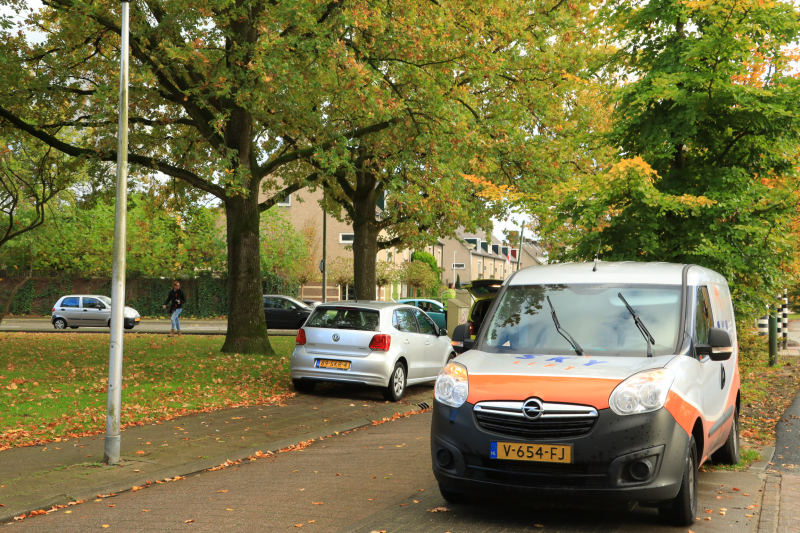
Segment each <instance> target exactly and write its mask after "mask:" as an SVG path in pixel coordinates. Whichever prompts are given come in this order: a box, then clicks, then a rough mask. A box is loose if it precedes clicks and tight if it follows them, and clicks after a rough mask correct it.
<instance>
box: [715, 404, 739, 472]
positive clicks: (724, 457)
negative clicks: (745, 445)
mask: <svg viewBox="0 0 800 533" xmlns="http://www.w3.org/2000/svg"><path fill="white" fill-rule="evenodd" d="M711 460H712V461H714V462H715V463H719V464H721V465H735V464H738V463H739V461H740V457H739V411H738V409H737V410H736V411H734V413H733V424H731V431H730V433H728V438H727V439H726V440H725V444H723V445H722V448H720V449H719V450H717V451H715V452H714V453H712V454H711Z"/></svg>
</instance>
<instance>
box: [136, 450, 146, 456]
mask: <svg viewBox="0 0 800 533" xmlns="http://www.w3.org/2000/svg"><path fill="white" fill-rule="evenodd" d="M136 453H138V454H139V455H143V454H144V450H139V451H138V452H136Z"/></svg>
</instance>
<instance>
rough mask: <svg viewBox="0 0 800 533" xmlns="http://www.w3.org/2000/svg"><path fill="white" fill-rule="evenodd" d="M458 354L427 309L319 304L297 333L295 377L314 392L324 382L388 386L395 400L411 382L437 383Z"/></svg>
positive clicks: (385, 389) (296, 384) (297, 386)
mask: <svg viewBox="0 0 800 533" xmlns="http://www.w3.org/2000/svg"><path fill="white" fill-rule="evenodd" d="M455 356H456V354H455V352H454V351H453V347H452V346H451V345H450V338H449V337H448V336H447V332H446V331H445V330H443V329H442V330H440V329H439V328H438V326H436V323H435V322H434V321H433V320H432V319H431V318H430V317H429V316H428V315H426V314H425V312H424V311H422V310H420V309H418V308H416V307H412V306H410V305H403V304H397V303H384V302H354V301H345V302H333V303H326V304H320V305H319V306H317V307H316V308H315V309H314V312H313V313H312V314H311V316H310V317H309V318H308V320H307V321H306V323H305V325H303V327H302V328H301V329H300V330H299V331H298V332H297V342H296V346H295V348H294V352H293V353H292V361H291V365H290V366H291V376H292V382H293V383H294V387H295V389H297V390H299V391H302V392H310V391H312V390H313V389H314V386H315V385H316V384H317V383H318V382H321V381H335V382H339V383H359V384H364V385H372V386H377V387H381V388H382V389H383V396H384V398H386V399H387V400H390V401H394V402H396V401H398V400H400V398H402V397H403V393H404V392H405V389H406V385H414V384H417V383H424V382H426V381H433V380H435V379H436V376H437V375H438V374H439V371H440V370H441V369H442V367H444V366H445V365H446V364H447V363H448V362H449V361H450V360H451V359H453V358H454V357H455Z"/></svg>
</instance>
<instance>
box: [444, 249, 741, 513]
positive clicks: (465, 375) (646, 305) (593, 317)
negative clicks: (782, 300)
mask: <svg viewBox="0 0 800 533" xmlns="http://www.w3.org/2000/svg"><path fill="white" fill-rule="evenodd" d="M453 339H454V341H460V342H464V344H465V347H467V348H470V347H471V349H470V350H469V351H467V352H466V353H464V354H463V355H461V356H459V357H458V358H456V359H455V360H454V361H452V362H451V363H449V364H448V365H447V366H445V368H444V369H443V370H442V372H441V373H440V374H439V377H438V378H437V380H436V387H435V391H434V397H435V401H434V408H433V424H432V429H431V434H432V438H431V453H432V456H433V470H434V474H435V476H436V479H437V480H438V482H439V487H440V490H441V493H442V495H443V496H444V498H445V499H446V500H448V501H451V502H455V501H458V500H463V499H465V498H466V497H468V496H469V495H470V494H472V493H475V492H478V491H486V490H491V491H493V492H496V491H498V490H503V489H509V490H512V491H514V492H519V491H520V490H521V489H526V490H531V491H537V492H539V493H540V494H545V495H548V496H552V495H559V494H563V495H565V496H570V497H574V496H580V495H583V496H585V497H587V498H603V497H608V498H614V499H620V500H624V501H630V502H639V504H640V505H642V506H649V507H657V508H658V510H659V513H660V514H661V516H662V517H663V518H664V519H666V520H667V521H669V522H670V523H672V524H674V525H679V526H687V525H689V524H692V523H694V521H695V515H696V512H697V469H698V468H699V466H700V465H701V464H703V462H704V461H706V460H708V459H709V458H712V460H713V461H715V462H719V463H726V464H735V463H737V462H738V461H739V436H738V415H739V402H740V390H739V370H738V364H737V361H738V359H737V344H736V325H735V322H734V316H733V306H732V305H731V296H730V291H729V289H728V284H727V282H726V280H725V278H724V277H722V276H721V275H720V274H718V273H716V272H714V271H712V270H709V269H707V268H702V267H699V266H695V265H677V264H669V263H634V262H623V263H605V262H600V263H597V264H596V265H593V264H592V263H578V264H576V263H570V264H555V265H546V266H536V267H530V268H526V269H523V270H521V271H519V272H517V273H516V274H515V275H513V276H512V277H510V278H509V279H508V280H506V282H505V283H504V284H503V287H502V288H501V289H500V292H499V293H498V295H497V297H496V298H495V299H494V302H493V303H492V306H491V307H490V309H489V310H488V312H487V315H486V317H485V319H484V321H483V325H482V326H481V328H480V330H479V332H478V334H477V336H476V338H475V340H474V341H471V340H470V337H469V332H466V331H464V328H463V327H460V328H457V331H456V332H455V333H454V335H453ZM470 345H471V346H470ZM584 501H585V500H584Z"/></svg>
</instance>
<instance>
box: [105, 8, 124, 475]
mask: <svg viewBox="0 0 800 533" xmlns="http://www.w3.org/2000/svg"><path fill="white" fill-rule="evenodd" d="M129 8H130V5H129V2H128V0H122V26H121V29H122V31H121V37H122V42H121V47H120V48H121V51H120V56H121V57H120V75H119V130H118V133H117V138H118V140H117V205H116V207H115V212H114V259H113V267H112V273H111V341H110V342H109V358H108V407H107V409H106V438H105V449H104V451H103V462H104V463H106V464H109V465H114V464H118V463H119V444H120V442H119V441H120V436H119V425H120V410H121V408H122V353H123V352H122V336H123V330H122V327H123V321H124V312H125V232H126V224H127V221H126V218H127V208H128V68H129V64H128V47H129V38H128V34H129V31H130V28H129V18H130V13H129Z"/></svg>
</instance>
